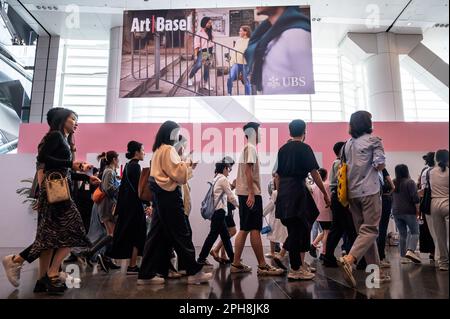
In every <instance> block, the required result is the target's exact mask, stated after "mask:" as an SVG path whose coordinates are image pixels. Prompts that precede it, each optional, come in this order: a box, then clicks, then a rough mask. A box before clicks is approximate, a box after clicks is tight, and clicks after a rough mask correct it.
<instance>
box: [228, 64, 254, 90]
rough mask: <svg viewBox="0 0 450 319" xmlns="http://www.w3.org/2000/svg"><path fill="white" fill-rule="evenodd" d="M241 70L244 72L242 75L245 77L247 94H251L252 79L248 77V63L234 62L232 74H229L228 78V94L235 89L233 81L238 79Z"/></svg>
mask: <svg viewBox="0 0 450 319" xmlns="http://www.w3.org/2000/svg"><path fill="white" fill-rule="evenodd" d="M240 72H242V76H243V77H244V83H245V95H250V92H251V89H252V86H251V85H250V80H249V79H248V74H247V73H248V71H247V65H245V64H237V63H235V64H233V66H232V67H231V70H230V74H229V76H228V80H227V87H228V94H230V95H231V92H232V91H233V82H234V81H236V80H237V79H238V76H239V73H240Z"/></svg>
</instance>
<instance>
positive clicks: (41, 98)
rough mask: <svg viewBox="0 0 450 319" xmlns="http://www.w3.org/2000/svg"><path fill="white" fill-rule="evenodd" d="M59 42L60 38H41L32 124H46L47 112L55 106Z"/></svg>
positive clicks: (33, 90)
mask: <svg viewBox="0 0 450 319" xmlns="http://www.w3.org/2000/svg"><path fill="white" fill-rule="evenodd" d="M59 41H60V38H59V37H58V36H52V37H44V36H40V37H39V40H38V43H37V48H36V63H35V68H34V76H33V88H32V91H31V107H30V123H40V122H44V123H45V121H46V114H47V112H48V111H49V110H50V109H51V108H52V107H53V106H54V104H55V101H54V99H55V84H56V73H57V67H58V54H59Z"/></svg>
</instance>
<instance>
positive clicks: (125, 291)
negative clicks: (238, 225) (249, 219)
mask: <svg viewBox="0 0 450 319" xmlns="http://www.w3.org/2000/svg"><path fill="white" fill-rule="evenodd" d="M11 251H18V249H4V248H2V249H0V256H4V255H6V254H8V253H11ZM389 255H390V260H391V264H392V266H391V268H390V273H391V277H392V281H391V282H390V283H388V284H382V285H381V286H380V288H371V289H369V288H366V285H365V281H366V276H367V274H366V273H365V272H364V271H356V272H355V277H356V279H357V281H358V285H357V287H358V288H357V289H351V288H349V287H348V286H347V285H346V284H345V281H344V279H343V277H342V274H341V272H340V270H339V269H334V268H324V267H323V266H322V265H320V263H319V262H317V261H315V260H312V259H311V257H310V256H308V257H307V260H309V261H310V262H311V263H312V265H315V266H316V267H317V274H316V278H315V279H314V280H313V281H303V282H289V281H288V280H287V278H286V277H285V276H284V277H260V278H258V277H257V275H256V271H255V270H254V271H253V273H251V274H233V275H231V274H230V270H229V267H225V266H218V265H217V264H215V266H214V269H211V270H210V271H213V272H214V279H213V280H212V281H211V282H210V284H207V285H198V286H190V285H186V284H185V282H186V279H180V280H169V281H168V282H166V284H165V285H164V286H144V287H142V286H137V285H136V276H127V275H126V274H125V273H123V270H118V271H115V272H111V273H110V274H104V273H101V272H96V271H92V270H90V271H88V270H87V271H81V280H82V282H81V288H79V289H76V288H73V289H69V290H68V291H67V292H66V294H65V295H64V296H62V297H51V296H48V295H47V294H34V293H33V292H32V290H33V287H34V284H35V282H36V278H37V268H36V267H37V263H35V264H33V265H25V266H24V268H23V271H22V277H21V285H20V287H19V288H18V289H15V288H13V287H12V286H11V285H10V284H9V282H8V280H7V279H6V276H5V273H4V270H3V268H2V267H1V269H0V299H5V298H14V299H17V298H20V299H30V298H32V299H40V298H68V299H93V298H95V299H99V298H100V299H102V298H107V299H110V298H126V299H132V298H136V299H143V298H182V299H185V298H194V299H195V298H198V299H205V298H213V299H222V298H223V299H235V298H237V299H253V298H267V299H286V298H287V299H298V298H302V299H311V298H314V299H360V298H377V299H381V298H388V299H391V298H395V299H399V298H400V299H402V298H427V299H448V298H449V277H448V272H442V271H439V269H438V268H436V267H435V266H434V264H431V263H430V262H429V261H428V259H427V256H425V255H422V257H423V259H422V261H423V264H422V265H420V266H418V265H414V264H406V265H401V264H400V261H399V255H398V248H397V247H393V248H391V249H390V250H389ZM243 257H244V261H246V262H247V263H248V264H250V265H252V266H253V267H254V268H256V267H255V262H256V261H255V258H254V256H253V253H252V251H251V249H250V248H246V249H245V251H244V255H243ZM211 261H212V260H211Z"/></svg>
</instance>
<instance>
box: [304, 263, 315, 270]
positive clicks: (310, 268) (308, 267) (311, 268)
mask: <svg viewBox="0 0 450 319" xmlns="http://www.w3.org/2000/svg"><path fill="white" fill-rule="evenodd" d="M305 267H306V270H307V271H309V272H310V273H315V272H316V271H317V268H315V267H313V266H311V265H310V264H308V263H307V262H305Z"/></svg>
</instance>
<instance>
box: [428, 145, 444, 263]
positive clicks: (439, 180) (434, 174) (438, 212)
mask: <svg viewBox="0 0 450 319" xmlns="http://www.w3.org/2000/svg"><path fill="white" fill-rule="evenodd" d="M436 162H437V167H435V168H433V169H432V170H431V171H430V187H431V212H430V213H431V218H432V219H433V227H434V232H435V235H436V245H437V248H438V251H439V269H440V270H442V271H448V247H447V245H448V233H447V225H446V224H447V223H448V176H449V174H448V173H449V168H448V150H439V151H437V152H436Z"/></svg>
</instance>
